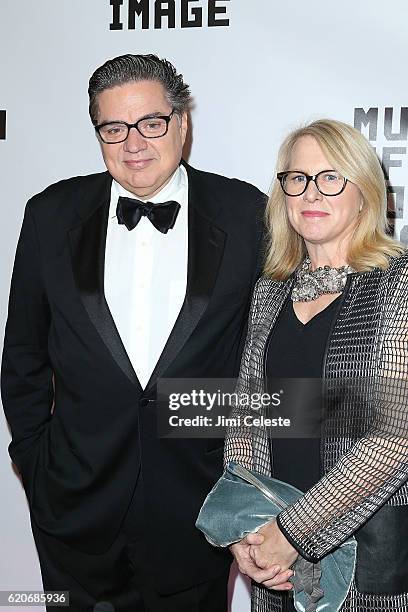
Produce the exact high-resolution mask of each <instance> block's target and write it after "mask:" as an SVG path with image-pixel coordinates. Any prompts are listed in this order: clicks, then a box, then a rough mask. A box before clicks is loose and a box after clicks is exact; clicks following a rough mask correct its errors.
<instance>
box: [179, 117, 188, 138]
mask: <svg viewBox="0 0 408 612" xmlns="http://www.w3.org/2000/svg"><path fill="white" fill-rule="evenodd" d="M179 121H180V133H181V142H182V144H183V145H184V143H185V142H186V137H187V130H188V116H187V113H186V112H184V113H183V114H182V115H181V118H179Z"/></svg>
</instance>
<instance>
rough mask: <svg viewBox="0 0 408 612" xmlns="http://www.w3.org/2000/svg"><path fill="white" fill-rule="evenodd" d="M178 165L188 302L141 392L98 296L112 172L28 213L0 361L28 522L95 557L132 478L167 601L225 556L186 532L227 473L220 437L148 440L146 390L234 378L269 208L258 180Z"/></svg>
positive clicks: (119, 515) (113, 528)
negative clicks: (184, 193) (183, 188)
mask: <svg viewBox="0 0 408 612" xmlns="http://www.w3.org/2000/svg"><path fill="white" fill-rule="evenodd" d="M186 168H187V172H188V178H189V245H188V249H189V250H188V279H187V291H186V297H185V301H184V303H183V306H182V308H181V311H180V314H179V317H178V319H177V321H176V323H175V326H174V328H173V330H172V332H171V334H170V336H169V339H168V341H167V344H166V346H165V347H164V350H163V352H162V355H161V357H160V359H159V361H158V363H157V365H156V367H155V370H154V372H153V373H152V376H151V378H150V381H149V383H148V385H147V387H146V389H145V390H143V389H142V387H141V386H140V383H139V381H138V378H137V375H136V373H135V371H134V370H133V368H132V364H131V362H130V360H129V358H128V355H127V353H126V351H125V349H124V347H123V344H122V341H121V338H120V336H119V334H118V331H117V329H116V327H115V323H114V321H113V318H112V316H111V314H110V311H109V308H108V306H107V303H106V300H105V297H104V287H103V279H104V255H105V239H106V228H107V218H108V210H109V201H110V187H111V181H112V178H111V176H110V175H109V174H108V173H102V174H95V175H91V176H83V177H77V178H73V179H69V180H66V181H62V182H59V183H57V184H55V185H52V186H51V187H49V188H47V189H46V190H45V191H44V192H43V193H41V194H39V195H36V196H34V197H33V198H32V199H31V200H30V201H29V203H28V204H27V207H26V211H25V216H24V221H23V227H22V230H21V235H20V239H19V243H18V247H17V253H16V260H15V264H14V271H13V277H12V285H11V294H10V303H9V315H8V321H7V326H6V335H5V346H4V353H3V362H2V398H3V404H4V409H5V412H6V416H7V419H8V422H9V424H10V427H11V432H12V442H11V444H10V447H9V451H10V455H11V457H12V460H13V461H14V463H15V464H16V465H17V467H18V468H19V470H20V472H21V475H22V479H23V484H24V487H25V490H26V493H27V497H28V501H29V506H30V511H31V516H32V520H33V521H35V523H36V525H37V526H38V527H39V528H40V529H41V530H43V531H45V532H47V533H49V534H51V535H53V536H54V537H56V538H60V539H61V540H63V541H64V542H66V543H67V544H69V545H70V546H72V547H74V548H78V549H80V550H83V551H86V552H93V553H97V552H102V551H104V550H106V549H107V548H108V547H109V546H110V545H111V543H112V542H113V540H114V539H115V537H116V535H117V533H118V531H119V529H120V527H121V524H122V522H123V519H124V517H125V515H126V511H127V509H128V506H129V502H130V500H131V497H132V493H133V491H134V489H135V485H136V482H137V478H138V473H139V468H140V467H141V471H142V474H143V479H142V480H143V487H144V498H145V504H146V520H147V526H146V532H148V533H149V542H150V545H149V547H148V548H149V555H150V559H149V560H148V563H150V564H151V566H152V573H153V575H155V571H156V568H157V576H156V586H157V588H158V590H161V591H162V592H166V591H172V590H174V591H175V590H178V589H182V588H186V587H188V586H190V585H192V584H195V583H198V582H201V581H203V580H207V579H210V578H211V577H212V576H214V575H216V574H217V573H220V571H222V569H223V568H224V567H225V564H226V563H227V562H228V558H227V556H226V555H225V554H222V553H221V552H220V551H217V550H216V549H213V548H212V547H211V546H210V545H208V544H207V543H206V542H205V540H204V538H203V536H202V534H200V533H199V532H198V531H197V530H196V529H195V527H194V522H195V518H196V516H197V514H198V511H199V508H200V506H201V503H202V502H203V500H204V497H205V495H206V494H207V493H208V491H209V490H210V488H211V487H212V485H213V484H214V482H215V480H216V479H217V478H218V477H219V475H220V473H221V471H222V445H223V442H222V440H212V441H209V440H201V439H181V440H180V439H179V440H174V439H173V440H169V439H167V440H166V439H160V438H158V436H157V432H156V427H157V426H156V411H155V398H156V382H157V380H158V378H159V377H163V376H165V377H167V378H172V377H174V378H190V377H191V378H200V377H203V378H211V377H214V378H217V377H218V378H228V377H234V376H236V375H237V374H238V369H239V363H240V357H241V351H242V345H243V337H244V334H245V326H246V319H247V314H248V308H249V302H250V296H251V291H252V288H253V285H254V282H255V280H256V277H257V275H258V273H259V266H260V243H261V233H262V215H263V209H264V204H265V196H264V195H263V194H262V193H261V192H260V191H258V189H256V188H255V187H253V186H252V185H249V184H247V183H244V182H241V181H238V180H231V179H226V178H224V177H221V176H217V175H214V174H209V173H205V172H201V171H197V170H194V169H193V168H191V167H190V166H188V165H187V164H186ZM169 257H171V253H169ZM136 316H137V314H136ZM163 562H164V563H165V568H166V570H165V572H163ZM163 574H164V575H163Z"/></svg>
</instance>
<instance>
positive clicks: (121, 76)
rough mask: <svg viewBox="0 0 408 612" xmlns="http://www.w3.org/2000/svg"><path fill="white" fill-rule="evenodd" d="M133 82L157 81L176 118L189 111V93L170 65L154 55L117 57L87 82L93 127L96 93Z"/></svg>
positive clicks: (100, 68) (181, 76) (98, 69)
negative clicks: (161, 86) (162, 88)
mask: <svg viewBox="0 0 408 612" xmlns="http://www.w3.org/2000/svg"><path fill="white" fill-rule="evenodd" d="M132 81H135V82H137V81H158V82H159V83H161V84H162V85H163V87H164V90H165V92H166V94H167V98H168V101H169V103H170V104H171V106H172V108H174V110H175V112H176V113H177V114H178V115H179V116H181V115H182V114H183V113H184V112H185V111H187V110H188V107H189V104H190V100H191V96H190V90H189V87H188V85H187V84H186V83H184V81H183V75H182V74H177V71H176V69H175V67H174V66H173V64H171V63H170V62H168V61H167V60H166V59H160V58H159V57H157V55H151V54H150V55H130V54H128V55H120V56H118V57H114V58H113V59H110V60H108V61H107V62H105V64H103V65H102V66H100V67H99V68H97V69H96V70H95V72H94V73H93V75H92V76H91V78H90V79H89V87H88V95H89V114H90V116H91V121H92V123H93V124H94V125H96V124H97V123H98V120H97V116H98V94H100V93H101V92H102V91H105V89H111V88H112V87H116V86H118V85H125V84H126V83H130V82H132Z"/></svg>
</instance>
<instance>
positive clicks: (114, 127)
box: [95, 108, 175, 144]
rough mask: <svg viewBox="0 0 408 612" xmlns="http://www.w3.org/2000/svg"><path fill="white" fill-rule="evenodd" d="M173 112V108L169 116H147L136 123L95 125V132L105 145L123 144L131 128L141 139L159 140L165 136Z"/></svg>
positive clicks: (115, 122)
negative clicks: (134, 129)
mask: <svg viewBox="0 0 408 612" xmlns="http://www.w3.org/2000/svg"><path fill="white" fill-rule="evenodd" d="M174 112H175V109H174V108H173V110H172V111H171V113H170V115H149V116H148V117H142V118H141V119H139V121H136V123H126V121H107V122H106V123H100V124H99V125H95V130H96V132H97V133H98V134H99V137H100V139H101V140H102V142H104V143H105V144H117V143H119V142H124V141H125V140H126V138H127V137H128V136H129V132H130V130H131V129H132V128H136V130H137V131H138V132H139V134H140V135H141V136H143V138H161V137H162V136H165V135H166V134H167V131H168V129H169V123H170V121H171V118H172V117H173V115H174Z"/></svg>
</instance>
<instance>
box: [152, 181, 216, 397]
mask: <svg viewBox="0 0 408 612" xmlns="http://www.w3.org/2000/svg"><path fill="white" fill-rule="evenodd" d="M190 193H191V192H190ZM225 240H226V234H225V232H224V231H223V230H221V229H220V228H218V227H217V226H216V225H215V224H214V223H213V222H212V221H210V220H209V219H207V218H206V217H205V216H203V215H202V214H201V213H200V212H199V207H198V206H193V205H190V206H189V235H188V272H187V291H186V297H185V300H184V303H183V306H182V308H181V310H180V313H179V316H178V318H177V321H176V323H175V325H174V327H173V330H172V332H171V334H170V336H169V338H168V340H167V343H166V346H165V347H164V349H163V352H162V354H161V356H160V359H159V361H158V362H157V364H156V367H155V369H154V371H153V373H152V375H151V377H150V380H149V382H148V384H147V389H149V388H151V387H152V386H153V385H154V384H155V383H156V382H157V380H158V379H159V378H160V377H162V376H163V374H164V373H165V372H166V370H167V369H168V367H169V366H170V365H171V363H172V362H173V361H174V359H175V358H176V357H177V354H178V353H179V352H180V351H181V349H182V348H183V346H184V345H185V343H186V342H187V340H188V338H189V337H190V336H191V334H192V333H193V331H194V329H195V328H196V326H197V324H198V322H199V321H200V319H201V317H202V316H203V314H204V312H205V310H206V308H207V306H208V303H209V301H210V297H211V294H212V291H213V288H214V285H215V281H216V279H217V274H218V270H219V267H220V263H221V259H222V255H223V253H224V246H225Z"/></svg>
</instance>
